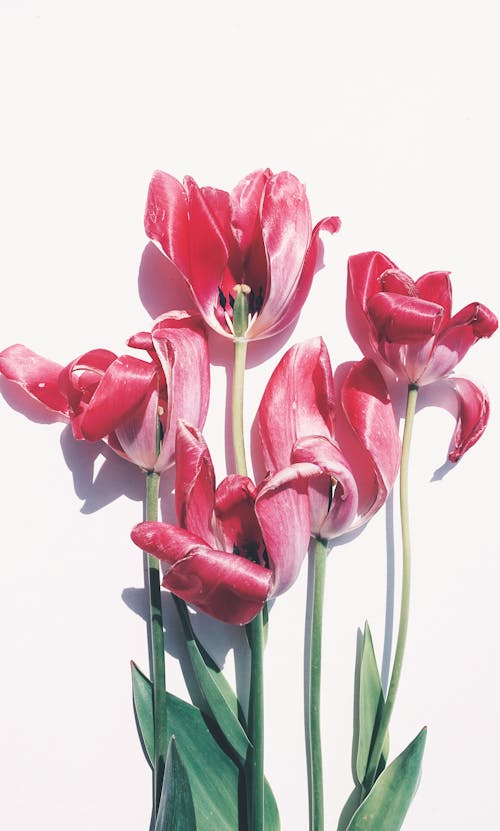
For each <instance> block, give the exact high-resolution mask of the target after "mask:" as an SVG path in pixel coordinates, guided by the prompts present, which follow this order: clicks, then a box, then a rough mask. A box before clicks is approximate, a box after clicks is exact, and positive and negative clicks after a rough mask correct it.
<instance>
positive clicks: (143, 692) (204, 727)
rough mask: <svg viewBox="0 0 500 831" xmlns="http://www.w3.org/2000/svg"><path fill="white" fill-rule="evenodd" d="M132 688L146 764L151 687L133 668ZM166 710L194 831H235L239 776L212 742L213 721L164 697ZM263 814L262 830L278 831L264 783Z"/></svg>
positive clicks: (239, 811)
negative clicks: (189, 794)
mask: <svg viewBox="0 0 500 831" xmlns="http://www.w3.org/2000/svg"><path fill="white" fill-rule="evenodd" d="M132 683H133V694H134V706H135V712H136V715H137V722H138V725H139V731H140V733H141V736H142V740H143V744H144V747H145V750H146V753H147V754H148V755H149V758H150V760H151V758H152V754H153V735H154V734H153V696H152V688H151V682H150V680H149V679H148V678H146V676H145V675H144V674H143V673H142V672H141V671H140V669H139V668H138V667H137V666H136V665H135V664H134V663H132ZM167 708H168V730H169V735H175V739H176V742H177V744H178V747H179V749H180V752H181V753H182V758H183V760H184V764H185V767H186V770H187V775H188V777H189V782H190V785H191V792H192V797H193V803H194V810H195V816H196V822H197V826H198V828H199V829H203V831H236V829H238V828H240V822H239V818H240V815H241V814H242V808H241V807H240V792H241V785H242V782H241V781H240V779H241V771H240V770H239V768H238V766H237V765H236V763H235V762H234V761H233V760H232V759H231V758H230V757H229V756H228V755H227V754H226V753H225V752H224V750H223V749H222V748H221V747H220V745H219V743H218V742H217V740H216V739H215V738H214V735H213V731H214V728H215V725H214V724H213V722H211V721H210V719H207V718H206V717H204V716H203V715H202V713H201V711H200V710H199V709H198V707H194V706H193V705H192V704H188V703H187V702H186V701H182V700H181V699H180V698H177V697H176V696H174V695H171V694H170V693H167ZM210 728H212V729H210ZM243 791H244V788H243ZM264 811H265V831H280V821H279V814H278V808H277V806H276V801H275V799H274V795H273V792H272V790H271V788H270V787H269V784H268V782H267V781H266V782H265V786H264Z"/></svg>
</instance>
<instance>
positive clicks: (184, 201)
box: [145, 169, 340, 339]
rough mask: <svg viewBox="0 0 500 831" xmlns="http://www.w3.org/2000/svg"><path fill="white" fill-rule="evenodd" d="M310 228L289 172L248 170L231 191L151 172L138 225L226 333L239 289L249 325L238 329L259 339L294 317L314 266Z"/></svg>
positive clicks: (329, 226)
mask: <svg viewBox="0 0 500 831" xmlns="http://www.w3.org/2000/svg"><path fill="white" fill-rule="evenodd" d="M339 227H340V220H339V219H338V217H328V218H326V219H323V220H321V222H319V223H318V224H317V225H316V226H315V227H314V229H312V227H311V215H310V209H309V203H308V200H307V197H306V193H305V187H304V185H302V184H301V183H300V182H299V181H298V179H296V177H295V176H293V175H292V174H291V173H287V172H281V173H276V174H273V173H271V171H270V170H268V169H267V170H258V171H256V172H254V173H250V174H249V175H248V176H246V177H245V178H244V179H242V180H241V182H239V183H238V184H237V185H236V187H235V188H234V190H233V191H232V192H231V193H227V192H226V191H223V190H217V189H215V188H206V187H204V188H199V187H198V185H197V184H196V182H195V181H194V180H193V179H192V178H190V177H186V178H185V180H184V184H183V185H181V183H180V182H178V181H177V179H174V177H173V176H170V175H169V174H168V173H163V172H162V171H157V172H156V173H155V174H154V176H153V178H152V180H151V184H150V186H149V192H148V198H147V204H146V212H145V228H146V233H147V235H148V236H149V237H150V239H152V240H155V241H156V242H157V243H159V245H160V246H161V248H162V249H163V251H164V253H165V254H166V256H167V257H168V258H169V260H170V261H171V262H172V263H174V265H175V266H176V267H177V268H178V269H179V271H180V272H181V274H182V276H183V277H184V279H185V280H186V282H187V284H188V286H189V288H190V289H191V292H192V295H193V298H194V300H195V302H196V304H197V306H198V308H199V310H200V312H201V314H202V315H203V317H204V318H205V321H206V322H207V323H208V325H209V326H210V327H211V328H212V329H214V330H215V331H216V332H218V333H219V334H222V335H225V336H226V337H230V338H233V337H234V336H235V331H234V326H233V307H234V302H235V300H236V297H237V294H238V291H239V286H243V287H244V289H245V293H246V297H247V304H248V324H246V322H245V327H244V329H243V331H242V332H237V333H236V334H237V336H239V337H244V338H252V339H255V338H264V337H269V336H271V335H275V334H277V333H278V332H281V331H282V330H283V329H284V328H285V327H286V326H288V325H289V324H290V323H292V321H293V320H295V318H296V317H297V316H298V314H299V312H300V310H301V308H302V306H303V304H304V302H305V300H306V297H307V295H308V292H309V289H310V286H311V282H312V278H313V276H314V272H315V269H316V260H317V255H318V246H319V231H320V230H321V229H324V230H327V231H330V233H334V232H335V231H337V230H338V229H339Z"/></svg>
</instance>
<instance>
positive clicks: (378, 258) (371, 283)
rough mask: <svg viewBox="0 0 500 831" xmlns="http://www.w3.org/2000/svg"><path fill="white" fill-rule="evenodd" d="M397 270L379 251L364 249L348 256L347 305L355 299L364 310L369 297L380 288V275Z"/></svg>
mask: <svg viewBox="0 0 500 831" xmlns="http://www.w3.org/2000/svg"><path fill="white" fill-rule="evenodd" d="M392 269H395V270H396V271H399V269H398V267H397V265H396V264H395V263H393V262H392V260H390V259H389V257H386V256H385V254H381V253H380V251H366V252H365V253H363V254H354V255H353V256H352V257H349V260H348V265H347V270H348V306H349V302H350V301H351V302H352V301H355V302H356V303H357V304H358V306H359V307H360V308H361V309H362V310H363V311H365V310H366V306H367V303H368V300H369V299H370V297H371V296H372V295H374V294H376V293H377V292H379V291H380V290H381V286H380V282H379V280H380V277H381V276H382V274H383V273H384V272H385V271H387V270H392Z"/></svg>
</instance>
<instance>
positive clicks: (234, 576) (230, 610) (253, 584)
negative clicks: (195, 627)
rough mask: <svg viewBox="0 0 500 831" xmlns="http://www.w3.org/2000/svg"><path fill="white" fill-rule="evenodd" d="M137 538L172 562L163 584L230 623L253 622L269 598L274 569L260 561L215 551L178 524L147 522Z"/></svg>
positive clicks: (144, 547)
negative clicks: (260, 564) (272, 570)
mask: <svg viewBox="0 0 500 831" xmlns="http://www.w3.org/2000/svg"><path fill="white" fill-rule="evenodd" d="M131 536H132V540H133V541H134V542H135V543H136V545H138V546H139V547H140V548H142V550H143V551H147V552H148V553H150V554H153V555H154V556H155V557H158V558H159V559H160V560H162V561H163V562H165V563H168V564H169V565H170V568H168V569H167V572H166V574H165V576H164V578H163V586H164V587H165V588H167V589H169V590H170V591H172V592H173V593H174V594H176V595H177V596H178V597H181V598H182V599H183V600H185V601H186V602H187V603H192V604H193V606H195V607H196V608H197V609H200V610H201V611H203V612H206V613H207V614H209V615H211V616H212V617H215V618H217V619H218V620H222V621H224V622H226V623H232V624H236V625H238V624H244V623H248V621H249V620H251V619H252V618H253V617H255V615H256V614H257V613H258V612H259V611H260V610H261V609H262V606H263V605H264V603H265V601H266V599H267V598H268V596H269V594H270V591H271V585H272V575H271V572H270V571H269V570H268V569H265V568H262V566H259V565H257V564H255V563H251V562H249V561H248V560H245V559H244V558H243V557H238V556H236V555H235V554H228V553H226V552H225V551H216V550H213V549H211V548H210V547H209V546H207V545H205V543H204V542H203V540H200V539H199V538H198V537H196V536H195V535H193V534H189V533H188V532H187V531H183V530H182V529H181V528H177V527H176V526H173V525H165V524H163V523H160V522H143V523H141V524H140V525H137V526H136V527H135V528H134V529H133V531H132V535H131Z"/></svg>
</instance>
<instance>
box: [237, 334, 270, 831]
mask: <svg viewBox="0 0 500 831" xmlns="http://www.w3.org/2000/svg"><path fill="white" fill-rule="evenodd" d="M246 353H247V341H246V340H235V341H234V368H233V390H232V427H233V449H234V462H235V467H236V473H239V474H240V475H242V476H246V475H247V462H246V453H245V438H244V432H243V390H244V380H245V362H246ZM246 634H247V639H248V643H249V646H250V695H249V702H248V738H249V740H250V743H251V746H252V747H251V749H250V751H249V754H248V759H247V767H246V776H247V798H248V828H249V831H264V669H263V665H264V661H263V657H264V626H263V615H262V612H259V614H258V615H256V617H254V619H253V620H252V621H250V623H247V625H246Z"/></svg>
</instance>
